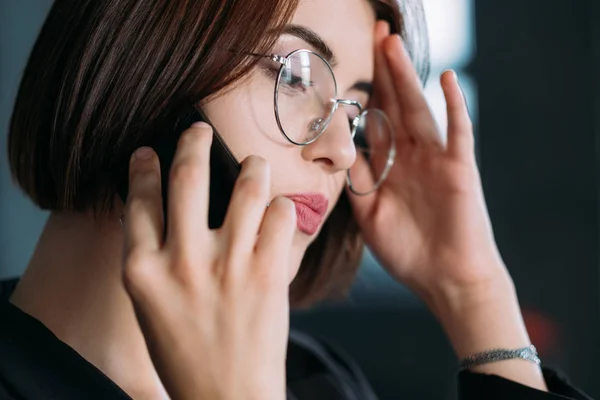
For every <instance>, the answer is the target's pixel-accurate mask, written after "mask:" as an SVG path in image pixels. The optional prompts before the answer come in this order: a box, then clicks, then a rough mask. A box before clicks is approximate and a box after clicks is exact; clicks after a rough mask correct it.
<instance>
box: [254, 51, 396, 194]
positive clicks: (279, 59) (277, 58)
mask: <svg viewBox="0 0 600 400" xmlns="http://www.w3.org/2000/svg"><path fill="white" fill-rule="evenodd" d="M298 53H309V54H312V55H314V56H316V57H318V58H319V59H321V61H323V63H324V64H325V65H326V66H327V69H328V70H329V73H330V74H331V78H332V79H333V87H334V98H333V99H332V100H333V104H332V108H331V112H330V113H329V116H328V118H327V120H325V121H324V122H323V125H322V129H321V130H320V132H319V133H318V134H317V135H316V136H315V137H314V138H312V139H311V140H309V141H307V142H304V143H301V142H296V141H294V140H292V139H291V138H290V137H289V136H288V135H287V134H286V133H285V129H283V125H282V124H281V120H280V118H279V83H280V82H281V77H282V75H283V71H284V68H285V67H286V66H287V64H288V61H289V59H290V58H291V57H293V56H294V55H296V54H298ZM249 55H252V56H257V57H262V58H268V59H270V60H271V61H274V62H276V63H278V64H280V65H281V66H280V67H279V72H278V74H277V81H276V83H275V90H274V92H273V104H274V107H273V108H274V111H275V119H276V120H277V126H279V130H280V131H281V134H282V135H283V137H285V138H286V140H287V141H288V142H290V143H292V144H294V145H296V146H306V145H309V144H311V143H313V142H315V141H316V140H317V139H319V138H320V137H321V135H323V133H324V132H325V131H326V130H327V127H328V126H329V123H330V122H331V119H332V118H333V114H335V112H336V111H337V110H338V108H339V106H340V104H342V105H346V106H352V107H356V108H357V109H358V115H357V116H356V117H354V120H353V121H352V132H351V138H352V139H354V136H355V135H356V130H357V129H358V127H359V125H360V121H361V120H362V118H365V117H366V115H367V114H368V113H369V112H379V113H380V114H381V116H382V117H383V118H384V120H385V122H386V123H387V124H388V125H389V126H390V127H391V123H390V121H389V118H388V116H387V115H386V114H385V113H384V112H383V111H381V110H379V109H364V108H363V106H362V104H360V102H359V101H356V100H346V99H338V98H337V80H336V79H335V74H334V73H333V69H332V68H331V65H330V64H329V62H328V61H327V60H326V59H325V58H323V57H322V56H321V55H320V54H318V53H315V52H314V51H312V50H308V49H298V50H294V51H292V52H291V53H289V54H288V55H287V56H281V55H277V54H269V55H266V54H255V53H249ZM390 143H391V146H390V151H389V153H388V158H387V161H386V165H385V168H384V170H383V173H382V174H381V177H380V178H379V181H377V182H376V183H375V185H374V186H373V188H372V189H371V190H369V191H368V192H358V191H356V190H355V189H354V187H353V185H352V180H351V179H350V170H348V172H347V174H346V183H347V185H348V188H349V189H350V191H351V192H352V193H354V194H356V195H359V196H365V195H367V194H370V193H373V192H375V191H376V190H377V189H379V187H380V186H381V184H382V183H383V182H384V181H385V180H386V179H387V176H388V175H389V173H390V170H391V168H392V166H393V165H394V159H395V157H396V143H395V139H394V135H393V134H392V133H391V132H390Z"/></svg>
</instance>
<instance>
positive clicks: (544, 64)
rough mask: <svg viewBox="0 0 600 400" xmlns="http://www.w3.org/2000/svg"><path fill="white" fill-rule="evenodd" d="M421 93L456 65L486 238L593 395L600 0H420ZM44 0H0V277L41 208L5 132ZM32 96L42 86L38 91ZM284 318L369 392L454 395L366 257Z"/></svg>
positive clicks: (435, 330)
mask: <svg viewBox="0 0 600 400" xmlns="http://www.w3.org/2000/svg"><path fill="white" fill-rule="evenodd" d="M424 2H425V7H426V12H427V16H428V19H429V21H428V22H429V28H430V37H431V43H432V55H433V59H432V76H431V80H430V83H429V85H428V87H427V88H426V94H427V97H428V99H429V101H430V103H431V107H432V110H433V111H434V114H435V116H436V119H437V120H438V121H439V123H440V126H444V125H445V114H444V102H443V97H442V95H441V90H440V88H439V84H438V76H439V74H440V73H441V71H443V70H444V69H446V68H454V69H457V70H458V72H459V76H460V80H461V83H462V85H463V88H464V90H465V93H466V95H467V97H468V102H469V108H470V111H471V114H472V117H473V120H474V122H475V124H476V130H477V139H478V140H477V149H478V159H479V162H480V168H481V173H482V179H483V184H484V189H485V193H486V198H487V201H488V206H489V209H490V214H491V217H492V221H493V224H494V228H495V233H496V238H497V241H498V245H499V247H500V250H501V252H502V254H503V256H504V259H505V261H506V263H507V265H508V267H509V269H510V271H511V274H512V276H513V278H514V280H515V283H516V286H517V289H518V291H519V296H520V299H521V304H522V307H523V310H524V313H525V316H526V322H527V325H528V328H529V331H530V334H531V336H532V338H533V341H534V343H536V345H538V348H539V349H540V353H541V356H542V359H543V360H544V361H545V362H546V363H547V364H549V365H551V366H554V367H559V368H560V369H562V370H563V371H565V372H566V373H567V374H568V375H569V376H570V377H571V379H572V380H573V381H574V383H575V384H577V385H578V386H580V387H582V388H583V389H585V390H586V391H588V392H589V393H590V394H591V395H592V396H593V397H599V398H600V382H599V381H598V379H597V376H600V367H599V366H598V364H597V360H598V359H600V357H599V356H600V346H599V338H600V264H599V261H600V260H599V246H598V244H599V227H600V225H599V222H600V218H599V217H600V214H599V207H598V206H599V204H600V203H599V202H598V200H599V196H598V189H599V183H600V180H599V174H598V172H599V166H600V163H599V161H600V159H599V155H600V153H599V152H598V150H599V147H598V134H599V133H600V79H599V78H600V77H599V72H598V71H600V69H599V67H600V51H599V49H600V29H599V28H597V27H596V25H598V24H594V21H598V20H600V5H599V4H598V2H597V1H596V0H576V1H571V2H564V1H558V0H527V1H525V2H524V1H518V0H479V1H476V0H424ZM50 4H51V0H24V1H18V0H0V135H1V140H0V154H1V156H0V160H2V162H0V222H1V223H0V278H3V277H11V276H18V275H19V274H20V273H21V271H22V270H23V269H24V267H25V266H26V264H27V262H28V258H29V256H30V254H31V252H32V250H33V247H34V245H35V242H36V240H37V236H38V234H39V233H40V231H41V228H42V226H43V224H44V221H45V218H46V216H47V214H46V213H45V212H42V211H40V210H37V209H36V208H35V207H34V206H33V205H32V204H31V203H30V202H29V201H28V200H27V199H26V198H24V196H23V195H22V194H21V193H20V192H19V191H18V190H17V189H16V188H15V187H14V186H13V184H12V183H11V180H10V176H9V173H8V165H7V162H6V158H7V157H6V131H7V124H8V120H9V117H10V113H11V109H12V102H13V101H14V96H15V94H16V90H17V86H18V82H19V79H20V75H21V72H22V69H23V67H24V64H25V62H26V59H27V56H28V53H29V51H30V49H31V46H32V45H33V42H34V40H35V38H36V35H37V32H38V29H39V28H40V26H41V24H42V22H43V19H44V17H45V15H46V13H47V11H48V9H49V7H50ZM40 96H43V93H40ZM292 324H293V325H294V326H295V327H297V328H301V329H304V330H307V331H310V332H312V333H314V334H317V335H320V336H322V337H325V338H327V339H328V340H329V341H331V342H332V343H334V344H336V345H338V346H341V347H342V348H344V349H345V350H346V351H347V352H348V353H350V354H351V355H352V356H353V357H354V358H356V359H357V360H358V362H359V363H360V365H361V366H362V367H363V369H364V370H365V372H366V374H367V375H368V377H369V379H370V380H371V382H372V383H373V386H374V387H375V388H376V390H377V392H378V393H379V395H380V396H381V398H382V399H398V398H409V399H425V400H427V399H450V398H453V395H452V392H453V390H454V378H455V370H454V369H455V362H456V360H455V359H454V356H453V354H452V351H451V348H450V346H449V344H448V342H447V340H446V339H445V336H444V335H443V332H442V331H441V329H440V328H439V326H438V325H437V323H436V321H435V320H434V319H433V317H432V316H431V315H430V314H429V312H428V311H427V310H426V309H425V308H424V307H423V305H422V304H421V302H420V301H419V300H418V299H416V298H415V297H414V296H412V295H411V294H410V293H409V292H408V291H407V290H406V289H404V288H403V287H402V286H400V285H399V284H396V283H395V282H393V281H392V280H391V279H390V278H389V277H388V276H387V274H386V273H385V272H383V271H382V270H381V268H380V267H379V266H378V265H377V264H376V263H375V262H374V260H373V259H372V258H371V257H370V256H369V255H368V254H367V255H366V257H365V260H364V263H363V266H362V268H361V271H360V275H359V277H358V279H357V282H356V284H355V286H354V288H353V291H352V295H351V297H350V299H348V301H346V302H344V303H342V304H327V305H322V306H321V307H318V308H317V309H315V310H312V311H310V312H299V313H295V314H294V315H293V317H292Z"/></svg>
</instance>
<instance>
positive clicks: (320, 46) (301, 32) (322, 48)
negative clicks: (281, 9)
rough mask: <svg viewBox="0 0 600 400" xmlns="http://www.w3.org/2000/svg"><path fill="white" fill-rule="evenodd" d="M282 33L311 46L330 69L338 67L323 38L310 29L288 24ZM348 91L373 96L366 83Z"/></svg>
mask: <svg viewBox="0 0 600 400" xmlns="http://www.w3.org/2000/svg"><path fill="white" fill-rule="evenodd" d="M283 33H284V34H287V35H292V36H295V37H297V38H298V39H301V40H303V41H305V42H306V43H308V44H309V45H311V46H312V47H313V48H314V49H315V50H316V51H317V53H319V54H320V55H321V57H323V58H324V59H325V60H327V62H328V63H329V65H331V68H335V67H336V66H337V65H338V61H337V58H336V57H335V54H334V53H333V50H331V48H330V47H329V46H328V45H327V43H326V42H325V40H323V38H321V36H319V34H318V33H317V32H315V31H313V30H312V29H310V28H307V27H305V26H302V25H296V24H289V25H286V27H285V29H284V30H283ZM350 89H351V90H358V91H360V92H364V93H366V94H367V95H368V96H369V98H370V97H371V95H372V94H373V83H372V82H367V81H359V82H356V83H355V84H354V85H352V87H351V88H350Z"/></svg>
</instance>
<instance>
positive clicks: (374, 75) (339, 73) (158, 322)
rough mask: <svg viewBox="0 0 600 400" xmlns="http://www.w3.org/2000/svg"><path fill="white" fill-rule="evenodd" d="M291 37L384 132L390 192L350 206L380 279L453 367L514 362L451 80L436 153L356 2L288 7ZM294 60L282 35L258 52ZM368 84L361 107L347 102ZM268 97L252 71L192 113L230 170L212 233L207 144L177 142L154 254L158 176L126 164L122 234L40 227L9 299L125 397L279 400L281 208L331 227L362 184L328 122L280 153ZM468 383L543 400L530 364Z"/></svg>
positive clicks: (415, 105) (417, 97)
mask: <svg viewBox="0 0 600 400" xmlns="http://www.w3.org/2000/svg"><path fill="white" fill-rule="evenodd" d="M292 22H293V23H294V24H299V25H303V26H306V27H309V28H311V29H312V30H314V31H315V32H317V33H318V34H319V35H320V36H322V38H323V39H324V40H325V41H326V42H327V43H328V44H329V46H330V47H331V49H332V50H333V51H334V52H335V54H336V57H337V59H338V66H337V67H336V69H335V75H336V78H337V81H338V86H339V90H338V92H339V93H338V96H339V97H342V98H347V99H354V100H360V101H361V102H362V103H363V104H366V103H367V101H369V105H370V106H375V107H378V108H381V109H383V110H384V111H385V112H386V113H387V115H388V116H389V117H390V120H391V122H392V124H393V127H394V133H395V137H396V141H397V151H398V155H397V157H396V163H395V165H394V167H393V169H392V171H391V173H390V176H389V177H388V180H387V181H386V183H385V184H384V185H383V186H382V187H381V188H380V190H379V191H378V192H377V193H375V194H374V195H371V196H368V197H356V196H351V201H352V205H353V209H354V213H355V217H356V219H357V221H358V223H359V225H360V228H361V230H362V232H363V234H364V237H365V240H366V242H367V244H368V245H369V246H370V247H371V248H372V250H373V251H374V253H375V255H376V256H377V258H378V259H379V260H380V261H381V263H382V265H383V266H384V267H385V268H386V269H388V270H389V272H390V273H391V275H392V276H393V277H395V278H396V279H398V280H399V281H400V282H402V283H404V284H406V285H408V286H409V287H410V288H411V289H412V290H414V291H415V292H416V293H417V294H419V295H420V296H421V297H422V298H423V300H424V301H425V302H426V304H427V305H428V306H429V308H430V309H431V311H432V312H433V313H434V314H435V315H436V316H437V317H438V319H439V321H440V323H441V324H442V326H443V328H444V330H445V331H446V333H447V335H448V337H449V339H450V341H451V342H452V344H453V346H454V348H455V350H456V353H457V355H458V356H459V357H464V356H467V355H470V354H472V353H474V352H478V351H483V350H487V349H491V348H497V347H509V348H516V347H523V346H526V345H528V344H529V343H530V342H529V337H528V335H527V332H526V330H525V328H524V325H523V322H522V316H521V314H520V311H519V307H518V301H517V297H516V294H515V290H514V287H513V284H512V280H511V279H510V276H509V274H508V272H507V270H506V268H505V266H504V264H503V261H502V259H501V257H500V255H499V253H498V251H497V248H496V245H495V241H494V238H493V234H492V230H491V224H490V222H489V218H488V214H487V209H486V205H485V201H484V197H483V193H482V189H481V183H480V178H479V173H478V171H477V166H476V163H475V159H474V154H473V134H472V128H471V124H470V120H469V116H468V113H467V110H466V106H465V103H464V99H463V97H462V94H461V91H460V88H459V86H458V84H457V82H456V80H455V79H454V76H455V75H454V73H453V72H447V73H445V74H444V75H443V76H442V78H441V83H442V87H443V89H444V93H445V96H446V101H447V103H448V120H449V126H448V143H447V145H445V144H442V143H441V141H440V139H439V137H440V136H439V134H438V132H437V130H436V127H435V123H434V122H433V118H432V117H431V114H430V112H429V109H428V107H427V104H426V102H425V100H424V97H423V94H422V92H421V88H420V85H419V81H418V78H417V75H416V73H415V71H414V69H413V67H412V65H411V63H410V60H409V58H408V56H407V55H406V53H405V52H404V50H403V47H402V43H401V40H400V39H399V37H398V36H395V35H392V36H390V35H389V30H388V27H387V26H386V24H385V23H381V22H379V23H377V22H376V21H375V17H374V15H373V13H372V11H371V10H370V8H369V6H368V4H367V2H365V1H364V0H319V1H312V0H304V1H301V2H300V6H299V8H298V10H297V12H296V14H295V15H294V18H293V21H292ZM350 43H351V44H352V45H351V46H350V45H349V44H350ZM299 47H303V48H306V47H308V46H307V44H306V43H303V42H302V41H300V40H299V39H297V38H293V37H289V36H285V37H282V38H281V40H280V43H279V44H278V45H277V46H276V48H275V49H273V52H274V53H277V54H283V55H285V54H287V53H288V52H290V51H291V50H294V49H295V48H299ZM357 54H360V55H361V56H360V57H356V55H357ZM370 55H372V56H370ZM373 79H374V80H373ZM372 80H373V83H374V86H375V91H374V96H373V98H372V99H368V98H367V97H366V95H365V94H364V93H362V92H360V91H357V90H352V89H351V88H352V86H353V85H354V83H355V82H357V81H372ZM270 90H272V86H269V84H268V83H267V82H266V76H265V75H264V74H261V73H260V72H259V71H257V72H255V73H253V74H252V75H251V76H250V77H249V78H248V79H247V80H245V81H244V83H243V84H240V85H239V86H238V87H236V88H234V89H233V90H232V91H230V92H228V94H227V95H225V96H221V97H219V98H217V99H215V100H213V101H212V102H211V103H209V104H206V105H204V106H205V110H206V111H207V113H208V114H209V117H210V118H211V121H212V122H213V123H214V125H215V126H216V127H217V129H218V130H219V132H220V133H221V135H222V136H223V137H224V138H225V140H226V141H227V143H228V145H229V146H230V147H231V149H232V150H233V152H234V154H235V155H236V157H237V158H238V159H240V160H244V162H243V164H242V174H241V176H240V179H239V180H238V181H237V183H236V188H235V191H234V196H233V198H232V203H231V207H230V210H231V212H230V213H229V214H228V216H227V219H226V221H225V224H224V226H223V228H221V229H220V230H218V231H210V230H208V228H207V224H206V213H207V198H208V165H209V160H208V154H209V146H210V141H211V139H212V134H211V130H210V128H209V127H207V126H206V125H200V126H193V127H190V129H189V130H187V131H186V132H185V133H184V134H183V136H182V139H181V141H180V144H179V147H178V151H177V154H176V157H175V160H174V164H173V169H172V171H171V176H170V186H169V197H170V202H169V204H170V206H169V210H168V212H169V221H170V223H169V227H168V234H167V238H166V239H165V241H162V239H161V235H160V234H159V232H161V231H162V218H161V217H162V216H161V212H162V211H161V206H160V203H161V199H160V195H159V193H160V187H159V185H160V180H159V176H158V173H159V172H158V171H159V169H158V161H157V158H156V155H155V154H154V153H153V152H152V151H148V149H141V150H140V151H138V152H137V153H136V155H134V157H132V162H131V166H130V196H129V199H128V202H127V205H126V208H125V215H126V218H125V229H124V230H123V229H122V228H121V226H120V224H119V222H118V216H119V215H120V212H121V210H120V209H119V207H117V213H116V214H115V215H112V216H108V217H107V218H106V219H103V220H100V221H97V222H94V221H93V220H92V219H91V216H90V215H88V214H68V213H60V214H59V213H53V214H52V215H51V216H50V218H49V220H48V223H47V225H46V227H45V230H44V232H43V234H42V236H41V238H40V240H39V242H38V245H37V247H36V250H35V252H34V255H33V257H32V260H31V262H30V265H29V266H28V268H27V270H26V272H25V273H24V275H23V277H22V279H21V282H20V284H19V286H18V287H17V289H16V291H15V293H14V294H13V296H12V297H11V302H13V303H14V304H15V305H17V306H18V307H20V308H21V309H23V310H24V311H25V312H27V313H29V314H31V315H32V316H34V317H36V318H38V319H39V320H41V321H42V322H43V323H44V324H45V325H46V326H47V327H48V328H49V329H51V330H52V331H53V332H54V333H55V334H56V335H57V336H58V337H59V338H60V339H61V340H63V341H64V342H66V343H67V344H69V345H70V346H71V347H73V348H74V349H75V350H77V351H78V352H79V353H80V354H81V355H82V356H83V357H85V358H86V359H87V360H88V361H90V362H91V363H93V364H94V365H95V366H97V367H98V368H99V369H100V370H102V371H103V372H104V373H105V374H106V375H107V376H108V377H109V378H111V379H112V380H113V381H115V382H116V383H117V384H118V385H119V386H121V387H122V388H123V389H124V390H125V391H127V392H128V393H129V394H130V395H131V396H132V397H134V398H141V399H156V398H166V397H167V396H170V397H171V398H182V399H188V398H189V399H197V398H215V399H241V398H244V399H255V398H256V399H283V398H285V370H284V365H285V346H286V343H287V335H288V331H289V326H288V322H287V321H288V318H287V317H288V314H289V305H288V302H287V295H288V284H289V282H291V280H292V279H293V277H294V276H295V274H296V273H297V270H298V266H299V264H300V261H301V259H302V256H303V254H304V251H305V250H306V248H307V246H308V245H309V244H310V243H311V241H312V240H314V237H315V236H316V235H313V236H308V235H305V234H304V233H302V232H300V231H298V230H297V229H296V215H295V212H294V206H293V203H292V202H291V201H290V200H288V199H286V198H283V197H281V196H282V195H285V194H290V193H299V192H319V193H321V194H323V195H325V196H326V197H328V198H329V210H328V213H329V212H331V209H332V208H333V207H334V205H335V202H336V200H337V199H338V197H339V195H340V194H341V192H342V190H345V189H344V180H345V174H346V169H348V168H350V167H351V166H352V168H353V172H354V173H356V174H358V175H357V176H359V177H360V176H362V177H363V178H362V179H368V177H366V175H365V174H364V171H365V167H366V166H365V164H364V160H362V159H361V158H356V153H355V152H354V149H353V147H352V143H351V141H350V137H349V128H348V124H347V116H346V115H344V113H345V111H344V110H340V111H338V113H337V114H336V116H335V118H334V121H332V124H331V126H330V127H329V128H328V130H327V131H326V132H325V133H324V134H323V136H322V137H321V138H320V139H319V140H317V141H316V142H314V143H313V144H311V145H308V146H305V147H297V146H292V145H290V144H289V143H288V142H286V141H285V140H284V139H283V137H282V136H281V135H280V134H279V131H278V129H277V127H276V125H274V123H275V122H274V118H273V116H272V104H271V103H270V101H269V97H270V95H269V93H270ZM242 102H243V103H242ZM267 103H269V104H267ZM239 104H246V105H249V106H247V107H239ZM232 109H233V110H236V118H230V116H231V110H232ZM228 117H229V118H228ZM355 161H356V163H355ZM115 201H116V202H117V205H118V200H115ZM269 202H270V203H271V206H270V207H269V208H268V209H267V208H265V204H266V203H269ZM198 354H201V355H202V357H198V356H197V355H198ZM206 360H210V363H208V362H206ZM476 370H477V371H479V372H485V373H493V374H497V375H500V376H504V377H506V378H509V379H512V380H515V381H518V382H521V383H524V384H526V385H529V386H532V387H535V388H538V389H541V390H546V387H545V383H544V381H543V377H542V375H541V372H540V369H539V368H538V367H537V366H536V365H534V364H533V363H529V362H525V361H519V360H512V361H506V362H501V363H495V364H489V365H485V366H481V367H478V368H477V369H476Z"/></svg>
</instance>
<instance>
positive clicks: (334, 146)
mask: <svg viewBox="0 0 600 400" xmlns="http://www.w3.org/2000/svg"><path fill="white" fill-rule="evenodd" d="M340 108H341V107H340ZM302 157H303V158H304V159H305V160H307V161H312V162H316V163H320V164H321V165H322V166H323V167H324V168H326V169H327V170H329V171H330V172H338V171H342V170H347V169H350V167H351V166H352V165H353V164H354V161H355V160H356V147H355V146H354V142H353V140H352V131H351V130H350V124H349V123H348V117H347V115H346V113H345V112H344V111H343V110H337V112H335V113H334V114H333V116H332V118H331V121H330V122H329V125H328V126H327V129H326V130H325V132H323V134H322V135H321V136H320V137H319V138H318V139H317V140H315V141H314V142H312V143H311V144H308V145H306V146H304V147H303V148H302Z"/></svg>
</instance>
